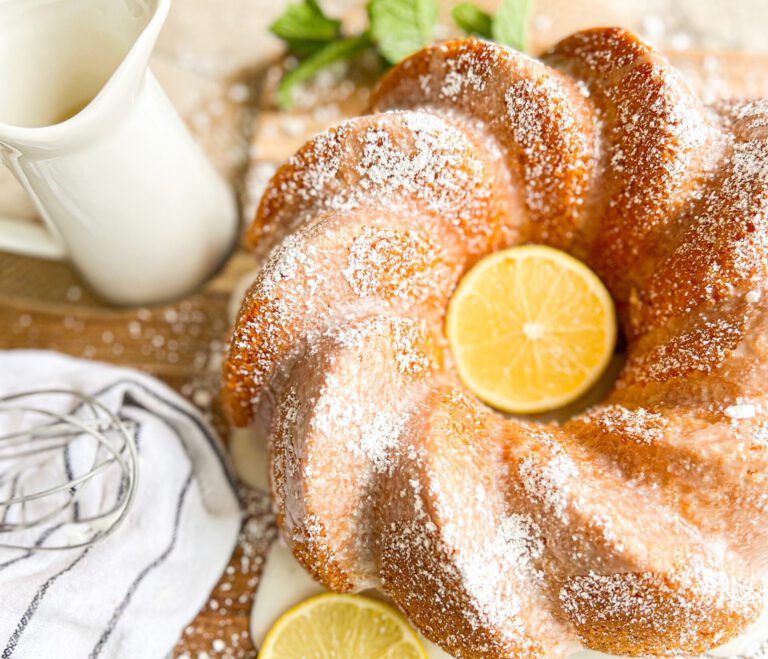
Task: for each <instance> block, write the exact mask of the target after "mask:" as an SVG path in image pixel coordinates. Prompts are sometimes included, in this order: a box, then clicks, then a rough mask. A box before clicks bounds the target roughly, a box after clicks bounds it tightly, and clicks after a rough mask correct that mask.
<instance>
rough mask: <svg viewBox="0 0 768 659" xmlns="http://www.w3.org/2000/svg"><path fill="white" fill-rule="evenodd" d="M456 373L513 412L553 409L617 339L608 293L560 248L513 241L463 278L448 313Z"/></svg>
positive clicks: (599, 364)
mask: <svg viewBox="0 0 768 659" xmlns="http://www.w3.org/2000/svg"><path fill="white" fill-rule="evenodd" d="M446 332H447V335H448V342H449V343H450V346H451V350H452V352H453V356H454V360H455V362H456V367H457V369H458V371H459V375H460V376H461V378H462V380H464V382H465V384H466V385H467V386H468V387H469V388H470V389H471V390H472V391H473V392H474V393H475V395H477V396H478V398H480V399H481V400H483V401H485V402H486V403H488V404H489V405H491V406H493V407H495V408H497V409H499V410H502V411H504V412H509V413H513V414H532V413H537V412H546V411H550V410H554V409H557V408H559V407H562V406H563V405H566V404H567V403H570V402H572V401H574V400H575V399H577V398H578V397H579V396H581V395H582V394H583V393H584V392H586V391H587V389H589V388H590V387H591V386H592V385H593V384H594V383H595V382H596V381H597V380H598V379H599V378H600V375H601V374H602V373H603V371H604V370H605V368H606V366H607V365H608V363H609V361H610V359H611V356H612V355H613V352H614V349H615V345H616V314H615V311H614V306H613V301H612V300H611V296H610V295H609V293H608V291H607V290H606V288H605V286H604V285H603V283H602V282H601V281H600V279H599V278H598V277H597V275H595V273H594V272H592V271H591V270H590V269H589V268H588V267H587V266H586V265H584V264H583V263H582V262H581V261H578V260H577V259H575V258H573V257H572V256H569V255H568V254H566V253H565V252H561V251H560V250H556V249H553V248H551V247H544V246H538V245H527V246H522V247H513V248H511V249H507V250H504V251H501V252H496V253H494V254H491V255H490V256H487V257H486V258H484V259H482V260H481V261H479V262H478V263H477V264H476V265H475V266H474V267H473V268H472V269H471V270H470V271H469V272H468V273H467V274H466V275H465V276H464V278H463V279H462V280H461V282H460V283H459V286H458V288H457V289H456V292H455V293H454V295H453V297H452V299H451V302H450V305H449V308H448V316H447V320H446Z"/></svg>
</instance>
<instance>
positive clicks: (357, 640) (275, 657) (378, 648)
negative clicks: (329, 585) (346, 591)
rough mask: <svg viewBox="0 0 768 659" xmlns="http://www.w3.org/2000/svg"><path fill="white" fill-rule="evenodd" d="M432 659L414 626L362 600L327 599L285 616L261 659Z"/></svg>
mask: <svg viewBox="0 0 768 659" xmlns="http://www.w3.org/2000/svg"><path fill="white" fill-rule="evenodd" d="M363 657H365V658H366V659H427V653H426V650H425V649H424V646H423V645H422V643H421V641H420V640H419V637H418V636H417V635H416V632H415V631H414V630H413V628H412V627H411V626H410V625H409V624H408V621H407V620H406V619H405V618H404V617H403V616H402V615H401V614H400V613H398V612H397V611H396V610H395V609H394V608H392V607H391V606H389V605H388V604H385V603H384V602H380V601H378V600H375V599H371V598H370V597H364V596H362V595H339V594H337V593H325V594H323V595H317V596H315V597H310V598H309V599H307V600H305V601H303V602H301V603H300V604H297V605H296V606H294V607H293V608H291V609H289V610H288V611H287V612H286V613H284V614H283V615H282V616H281V617H280V618H279V619H278V620H277V622H276V623H275V624H274V626H273V627H272V628H271V629H270V630H269V633H268V634H267V636H266V638H265V639H264V645H263V646H262V648H261V651H260V652H259V659H362V658H363Z"/></svg>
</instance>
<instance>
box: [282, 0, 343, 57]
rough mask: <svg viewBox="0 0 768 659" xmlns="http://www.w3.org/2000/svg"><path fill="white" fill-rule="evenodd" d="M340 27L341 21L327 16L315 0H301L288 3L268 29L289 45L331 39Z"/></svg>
mask: <svg viewBox="0 0 768 659" xmlns="http://www.w3.org/2000/svg"><path fill="white" fill-rule="evenodd" d="M340 28H341V21H338V20H336V19H333V18H328V17H327V16H326V15H325V14H324V13H323V10H322V9H320V6H319V5H318V4H317V0H303V1H302V2H294V3H291V4H289V5H288V7H286V9H285V11H284V12H283V15H282V16H280V18H278V19H277V20H276V21H275V22H274V23H272V25H271V26H270V28H269V30H270V32H272V34H274V35H275V36H277V37H279V38H280V39H282V40H283V41H286V42H287V43H288V45H289V46H291V45H292V44H293V45H299V44H302V43H304V44H306V43H312V42H327V41H333V40H334V39H335V38H336V37H338V35H339V29H340Z"/></svg>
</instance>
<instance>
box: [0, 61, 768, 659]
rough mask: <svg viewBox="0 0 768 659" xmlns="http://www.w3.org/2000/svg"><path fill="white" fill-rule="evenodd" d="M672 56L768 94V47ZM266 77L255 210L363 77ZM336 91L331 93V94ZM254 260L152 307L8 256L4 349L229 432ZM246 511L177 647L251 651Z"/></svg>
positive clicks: (707, 91)
mask: <svg viewBox="0 0 768 659" xmlns="http://www.w3.org/2000/svg"><path fill="white" fill-rule="evenodd" d="M671 59H672V60H673V62H674V63H675V64H676V65H677V66H679V67H680V68H681V70H683V71H684V73H685V74H686V76H687V77H688V78H689V80H690V81H691V84H692V85H693V86H694V88H695V89H697V90H698V91H699V93H700V94H701V95H702V96H703V97H704V98H705V99H707V100H709V101H713V100H715V99H717V98H727V97H733V96H740V95H747V96H751V97H760V96H766V97H768V56H761V57H748V56H744V55H730V54H720V53H711V52H683V53H676V54H674V55H673V56H672V57H671ZM249 75H250V76H251V79H252V80H254V79H256V80H262V79H263V80H264V81H265V83H264V84H265V85H266V87H265V88H266V89H267V92H266V93H264V94H262V95H261V96H260V97H259V98H258V101H257V102H258V104H259V105H260V107H261V112H260V113H259V114H258V118H257V123H256V126H255V130H254V132H253V134H254V138H253V145H252V150H251V152H252V154H253V158H254V160H253V162H252V163H251V167H250V169H249V171H248V173H247V174H246V176H245V178H244V181H245V185H244V188H245V190H246V193H245V205H246V207H247V208H248V209H249V210H248V214H250V213H251V210H252V207H253V205H254V203H255V200H256V198H257V197H258V194H259V192H260V190H261V188H262V187H263V184H264V183H265V181H266V179H267V178H268V176H269V174H270V173H271V171H272V170H273V169H274V166H275V165H277V164H278V163H280V162H282V161H283V160H284V159H285V158H286V157H287V156H289V155H290V154H291V153H292V152H293V151H294V150H295V149H296V148H297V147H298V146H299V145H300V144H301V143H302V142H303V141H305V140H306V139H307V137H308V136H309V135H311V134H313V133H315V132H316V131H318V130H321V129H322V128H324V127H326V126H327V125H329V124H333V123H337V122H338V121H339V120H341V119H342V118H344V117H345V116H347V115H349V114H350V113H354V112H356V111H358V110H359V109H360V108H361V107H362V106H363V105H364V103H365V98H366V93H365V88H364V86H356V87H354V88H352V89H350V88H349V86H348V85H347V86H345V87H344V89H343V90H336V91H333V93H332V91H331V90H330V89H324V90H321V91H322V94H320V96H323V99H322V101H320V100H319V101H318V103H317V104H314V105H313V106H312V107H310V108H306V109H304V110H297V111H294V112H292V113H290V114H284V113H279V112H277V111H276V110H275V109H274V107H273V104H272V102H271V100H270V99H271V95H270V93H269V91H268V90H269V89H270V88H271V87H272V86H273V84H274V78H275V73H274V72H269V71H260V72H255V73H254V72H249ZM329 99H330V100H329ZM254 268H255V264H254V263H253V261H252V259H251V258H250V257H249V256H248V255H247V254H246V253H245V252H243V251H242V250H238V251H237V252H236V253H235V254H234V255H233V256H232V258H231V259H230V261H229V262H228V263H227V265H226V266H225V268H224V269H223V270H222V271H221V272H220V273H219V274H218V275H217V276H216V277H214V278H213V279H212V280H211V281H210V282H209V283H208V284H207V285H206V286H205V287H204V288H203V289H202V290H201V291H200V292H199V293H197V294H195V295H193V296H190V297H189V298H187V299H184V300H179V301H177V302H174V303H172V304H168V305H163V306H159V307H155V308H151V309H115V308H111V307H108V306H105V305H103V304H102V303H100V302H99V300H97V299H96V298H95V297H93V296H92V295H91V294H90V293H89V291H88V290H87V289H86V288H85V287H84V286H83V285H82V283H81V282H80V280H79V279H78V277H77V274H76V273H75V272H73V271H72V269H71V268H70V267H69V266H68V265H66V264H61V263H52V262H47V261H40V260H37V259H30V258H25V257H19V256H13V255H8V254H0V349H15V348H45V349H50V350H58V351H61V352H64V353H67V354H71V355H75V356H83V357H88V358H91V359H98V360H103V361H107V362H113V363H116V364H121V365H125V366H132V367H135V368H138V369H140V370H143V371H146V372H148V373H151V374H153V375H155V376H157V377H158V378H160V379H161V380H163V381H165V382H166V383H168V384H169V385H171V386H172V387H174V388H175V389H176V390H177V391H179V392H180V393H181V394H182V395H184V396H186V397H187V398H189V399H190V400H191V401H192V402H193V403H194V404H195V405H197V406H198V407H199V408H200V409H201V410H202V411H203V413H204V414H206V415H208V416H209V417H210V418H211V420H212V421H213V423H214V425H215V426H216V427H217V429H218V430H219V432H220V434H221V436H222V437H223V438H225V439H226V437H227V435H228V429H227V427H226V424H225V423H224V421H223V419H222V416H221V413H220V409H219V405H218V397H217V392H218V384H219V369H220V363H221V358H222V354H223V351H224V349H225V346H226V341H227V337H228V332H229V321H228V316H227V309H228V305H229V298H230V296H231V293H232V291H233V289H235V287H236V286H237V285H238V283H239V282H240V281H241V280H242V278H243V276H244V275H247V274H248V273H249V272H252V271H253V269H254ZM243 499H244V502H245V504H246V508H247V516H246V520H245V524H244V527H243V531H242V533H241V536H240V540H239V542H238V547H237V549H236V551H235V554H234V555H233V557H232V560H231V562H230V565H229V567H228V568H227V571H226V573H225V574H224V575H223V576H222V578H221V580H220V582H219V584H218V585H217V587H216V588H215V590H214V591H213V593H212V594H211V597H210V600H209V601H208V603H207V605H206V606H205V607H204V608H203V610H202V611H201V612H200V613H199V615H198V616H197V617H196V619H195V620H194V621H192V623H191V624H190V625H189V627H188V628H187V630H186V631H185V633H184V634H183V635H182V638H181V639H180V640H179V643H178V645H177V647H176V649H175V652H174V655H175V656H179V657H203V656H209V657H255V656H256V654H257V652H256V649H255V648H254V647H253V644H252V643H251V640H250V637H249V634H248V616H249V612H250V607H251V603H252V599H253V594H254V592H255V589H256V588H257V586H258V580H259V575H260V572H261V567H262V564H263V560H264V555H265V553H266V550H267V548H268V546H269V544H270V543H271V541H272V540H273V538H274V537H275V529H274V524H273V519H272V516H271V513H270V505H269V500H268V497H267V496H266V495H265V494H264V493H263V492H261V491H258V490H255V489H252V488H248V487H245V486H244V487H243Z"/></svg>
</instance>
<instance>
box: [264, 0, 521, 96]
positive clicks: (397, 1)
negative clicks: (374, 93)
mask: <svg viewBox="0 0 768 659" xmlns="http://www.w3.org/2000/svg"><path fill="white" fill-rule="evenodd" d="M531 4H532V0H501V4H500V6H499V9H498V11H497V12H496V14H495V15H494V16H491V15H490V14H488V13H487V12H485V11H483V10H482V9H480V8H479V7H477V6H475V5H474V4H472V3H471V2H462V3H460V4H459V5H457V6H456V7H455V8H454V9H453V12H452V16H453V20H454V21H455V23H456V25H458V27H459V28H460V29H462V30H463V31H464V32H466V33H467V34H475V35H477V36H479V37H482V38H484V39H493V40H494V41H497V42H499V43H501V44H504V45H507V46H512V47H513V48H517V49H518V50H523V49H524V48H525V36H526V31H527V27H528V16H529V13H530V9H531ZM438 9H439V7H438V0H368V20H369V23H370V25H369V28H368V29H367V30H365V31H364V32H363V33H362V34H358V35H343V34H342V31H341V21H339V20H337V19H335V18H331V17H329V16H327V15H326V14H325V13H324V12H323V10H322V8H321V7H320V5H319V4H318V0H299V1H298V2H294V3H292V4H290V5H288V7H287V8H286V10H285V12H284V13H283V15H282V16H280V18H278V19H277V20H276V21H275V22H274V23H273V24H272V26H271V27H270V30H271V32H272V33H273V34H274V35H276V36H277V37H279V38H280V39H282V40H283V41H284V42H285V43H286V45H287V47H288V50H289V52H290V53H291V54H292V55H294V56H295V57H296V58H297V59H298V60H299V63H298V65H297V66H296V67H295V68H293V69H291V70H289V71H287V72H286V73H285V75H284V76H283V79H282V81H281V82H280V88H279V90H278V103H279V105H280V107H281V108H289V107H291V105H293V91H294V89H295V87H296V85H297V84H299V83H301V82H304V81H306V80H309V79H310V78H312V77H313V76H314V75H315V74H316V73H317V72H318V71H320V70H322V69H324V68H325V67H326V66H329V65H330V64H332V63H334V62H340V61H350V60H352V59H354V58H355V57H357V56H358V55H360V54H361V53H363V52H365V51H367V50H371V49H375V51H376V52H377V53H378V54H379V55H380V57H381V58H382V60H383V61H384V62H386V63H388V64H396V63H397V62H399V61H400V60H401V59H403V58H404V57H407V56H408V55H410V54H412V53H414V52H415V51H417V50H419V49H420V48H423V47H424V46H427V45H429V44H430V43H432V40H433V38H434V28H435V23H436V22H437V16H438Z"/></svg>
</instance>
